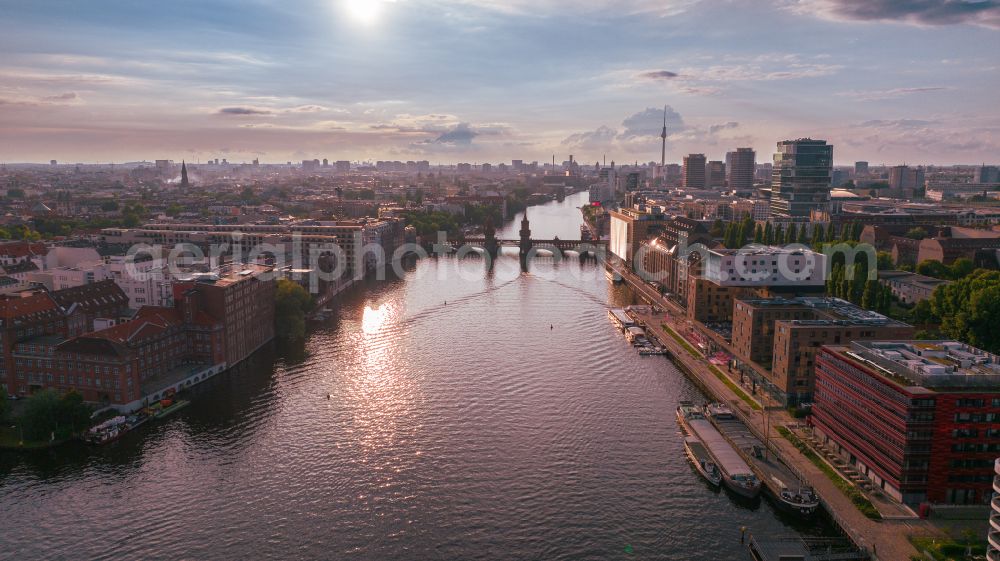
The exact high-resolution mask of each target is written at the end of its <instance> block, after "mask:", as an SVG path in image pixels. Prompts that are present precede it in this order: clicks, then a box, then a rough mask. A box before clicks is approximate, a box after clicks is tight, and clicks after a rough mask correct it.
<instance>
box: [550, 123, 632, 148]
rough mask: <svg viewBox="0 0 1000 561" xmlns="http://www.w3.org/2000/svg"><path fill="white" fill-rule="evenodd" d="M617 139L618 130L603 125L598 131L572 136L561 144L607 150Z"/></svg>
mask: <svg viewBox="0 0 1000 561" xmlns="http://www.w3.org/2000/svg"><path fill="white" fill-rule="evenodd" d="M617 137H618V131H617V130H615V129H613V128H611V127H608V126H605V125H601V126H600V127H597V129H596V130H592V131H587V132H578V133H575V134H571V135H569V136H567V137H566V138H565V139H563V141H562V143H561V144H562V145H563V146H571V147H575V148H584V149H588V148H589V149H599V150H600V149H604V150H606V149H607V148H608V146H610V145H611V144H612V142H614V140H615V138H617Z"/></svg>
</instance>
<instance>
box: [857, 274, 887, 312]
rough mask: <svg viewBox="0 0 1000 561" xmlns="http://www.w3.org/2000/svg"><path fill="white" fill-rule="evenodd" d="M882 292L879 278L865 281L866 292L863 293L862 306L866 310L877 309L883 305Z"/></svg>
mask: <svg viewBox="0 0 1000 561" xmlns="http://www.w3.org/2000/svg"><path fill="white" fill-rule="evenodd" d="M881 303H882V300H881V294H879V283H878V281H877V280H868V281H865V289H864V293H863V294H862V295H861V307H862V308H864V309H866V310H877V309H878V308H879V307H881Z"/></svg>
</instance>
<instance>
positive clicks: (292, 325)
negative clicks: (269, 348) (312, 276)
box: [274, 279, 313, 341]
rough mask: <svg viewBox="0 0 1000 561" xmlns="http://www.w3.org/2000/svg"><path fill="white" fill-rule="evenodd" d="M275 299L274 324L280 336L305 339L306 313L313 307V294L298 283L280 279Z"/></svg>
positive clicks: (292, 339) (291, 339)
mask: <svg viewBox="0 0 1000 561" xmlns="http://www.w3.org/2000/svg"><path fill="white" fill-rule="evenodd" d="M274 300H275V303H274V308H275V309H274V324H275V330H276V331H277V333H278V337H280V338H282V339H286V340H290V341H298V340H302V339H304V338H305V336H306V313H307V312H308V311H309V310H310V309H311V308H312V305H313V301H312V296H310V295H309V293H308V292H307V291H306V289H305V288H302V286H301V285H299V284H298V283H296V282H294V281H291V280H288V279H280V280H278V288H277V291H276V292H275V297H274Z"/></svg>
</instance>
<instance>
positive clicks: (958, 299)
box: [929, 269, 1000, 353]
mask: <svg viewBox="0 0 1000 561" xmlns="http://www.w3.org/2000/svg"><path fill="white" fill-rule="evenodd" d="M929 301H930V307H931V313H932V316H933V319H940V321H941V331H943V332H944V333H945V334H946V335H947V336H949V337H952V338H954V339H957V340H959V341H964V342H966V343H969V344H970V345H975V346H977V347H980V348H982V349H984V350H987V351H989V352H993V353H995V352H998V351H1000V330H998V329H997V328H996V326H997V325H998V324H1000V271H987V270H984V269H979V270H976V271H973V272H972V273H971V274H969V275H968V276H966V277H964V278H962V279H959V280H957V281H955V282H953V283H950V284H946V285H941V286H938V287H937V288H936V289H935V290H934V293H933V294H932V295H931V298H930V300H929Z"/></svg>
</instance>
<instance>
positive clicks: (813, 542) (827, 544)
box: [749, 536, 871, 561]
mask: <svg viewBox="0 0 1000 561" xmlns="http://www.w3.org/2000/svg"><path fill="white" fill-rule="evenodd" d="M845 541H846V540H842V539H837V538H799V537H775V538H759V537H757V536H752V537H751V538H750V544H749V548H750V555H751V556H753V558H754V559H755V560H756V561H866V560H868V559H871V557H870V556H869V555H868V553H866V552H864V551H859V550H858V549H857V548H856V547H854V546H853V545H850V544H849V543H845Z"/></svg>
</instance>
